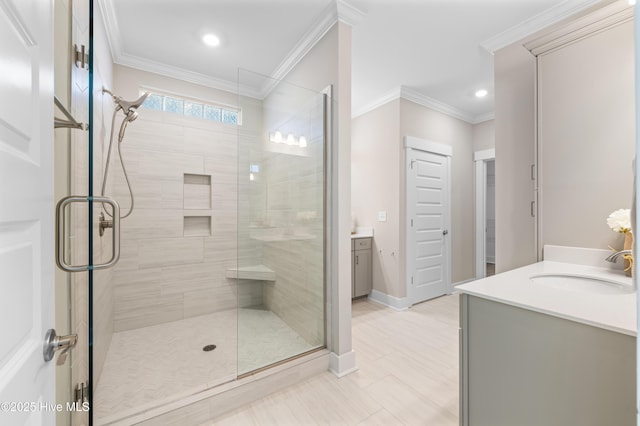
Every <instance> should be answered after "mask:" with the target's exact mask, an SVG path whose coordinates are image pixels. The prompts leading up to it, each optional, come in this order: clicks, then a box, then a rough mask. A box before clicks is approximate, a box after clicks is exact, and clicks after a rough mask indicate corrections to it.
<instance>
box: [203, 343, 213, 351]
mask: <svg viewBox="0 0 640 426" xmlns="http://www.w3.org/2000/svg"><path fill="white" fill-rule="evenodd" d="M215 348H216V345H207V346H205V347H204V348H202V350H203V351H205V352H211V351H212V350H214V349H215Z"/></svg>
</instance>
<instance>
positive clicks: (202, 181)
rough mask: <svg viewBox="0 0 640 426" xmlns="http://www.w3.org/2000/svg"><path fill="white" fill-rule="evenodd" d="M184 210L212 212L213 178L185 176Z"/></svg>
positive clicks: (193, 175)
mask: <svg viewBox="0 0 640 426" xmlns="http://www.w3.org/2000/svg"><path fill="white" fill-rule="evenodd" d="M184 209H185V210H211V176H210V175H195V174H187V173H185V174H184Z"/></svg>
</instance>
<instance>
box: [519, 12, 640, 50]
mask: <svg viewBox="0 0 640 426" xmlns="http://www.w3.org/2000/svg"><path fill="white" fill-rule="evenodd" d="M633 12H634V8H633V6H629V4H628V3H626V2H616V3H612V4H609V5H607V6H605V7H602V8H600V9H598V10H596V11H594V12H592V13H590V14H588V15H585V16H583V17H581V18H578V19H576V20H574V21H572V22H570V23H568V24H567V25H563V26H562V28H559V29H557V30H555V31H551V32H550V33H547V34H544V35H543V36H541V37H538V38H536V39H534V40H531V41H529V42H527V43H525V44H524V47H525V48H526V49H527V50H529V51H530V52H531V53H532V54H533V55H534V56H538V55H541V54H544V53H547V52H551V51H553V50H555V49H558V48H561V47H563V46H566V45H567V44H570V43H573V42H575V41H578V40H581V39H583V38H585V37H589V36H590V35H593V34H597V33H599V32H601V31H604V30H606V29H608V28H611V27H613V26H616V25H619V24H623V23H625V22H629V21H632V20H633Z"/></svg>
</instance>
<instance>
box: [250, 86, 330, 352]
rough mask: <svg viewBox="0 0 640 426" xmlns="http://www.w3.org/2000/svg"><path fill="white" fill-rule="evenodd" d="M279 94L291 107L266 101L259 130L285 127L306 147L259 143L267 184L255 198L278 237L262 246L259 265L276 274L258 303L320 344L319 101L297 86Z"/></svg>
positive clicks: (322, 322) (321, 219) (322, 321)
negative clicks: (263, 122) (262, 264)
mask: <svg viewBox="0 0 640 426" xmlns="http://www.w3.org/2000/svg"><path fill="white" fill-rule="evenodd" d="M283 92H284V93H287V94H288V97H287V99H288V101H290V102H291V104H290V105H286V106H285V107H283V104H282V101H281V100H280V99H281V98H278V100H276V101H275V103H272V102H269V100H268V99H267V100H266V101H265V115H266V118H265V122H267V123H272V124H266V125H265V126H266V129H264V132H265V133H268V132H271V131H273V130H275V129H276V128H282V129H290V131H292V132H294V133H295V134H296V136H299V135H300V134H304V135H305V136H306V138H307V143H308V146H307V147H306V148H299V147H295V146H293V147H289V146H285V145H284V144H277V145H274V144H273V143H271V142H263V145H262V150H263V152H262V167H263V169H264V180H265V182H266V185H265V186H264V191H265V194H264V195H263V196H262V198H264V200H260V199H259V197H258V198H257V199H258V200H260V202H263V203H264V204H263V205H264V208H265V210H266V212H265V216H266V217H267V218H268V223H269V225H270V226H272V227H273V228H274V229H275V230H276V231H274V232H276V233H277V234H278V235H279V238H272V239H266V241H264V242H262V244H263V246H262V261H263V263H264V265H266V266H267V267H269V268H270V269H272V270H273V271H274V272H275V273H276V281H275V282H273V281H265V283H264V284H263V301H264V305H265V307H266V308H267V309H269V310H271V311H272V312H274V313H275V314H276V315H278V316H279V317H280V318H281V319H282V320H283V321H284V322H285V323H287V325H289V327H291V328H292V329H294V330H295V331H296V332H297V333H298V334H300V336H302V337H303V338H304V339H305V340H306V341H307V342H308V343H309V344H311V345H314V346H321V345H323V344H324V335H325V330H324V326H325V317H324V306H325V303H324V297H325V296H324V291H325V289H324V275H323V271H324V258H323V249H324V233H323V230H324V217H323V211H324V197H323V193H324V170H323V156H324V138H323V132H324V121H323V113H324V110H323V101H322V99H323V98H322V96H321V95H318V94H316V93H312V92H308V91H305V90H302V91H301V89H299V88H297V87H291V88H288V87H281V88H280V93H283ZM300 98H301V99H300ZM282 111H285V112H286V115H285V116H283V115H282ZM270 127H272V128H271V129H270ZM288 131H289V130H287V132H288ZM265 140H266V141H268V138H267V137H266V136H265ZM256 204H258V203H256Z"/></svg>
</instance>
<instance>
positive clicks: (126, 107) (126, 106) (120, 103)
mask: <svg viewBox="0 0 640 426" xmlns="http://www.w3.org/2000/svg"><path fill="white" fill-rule="evenodd" d="M147 96H149V92H144V93H143V94H142V96H140V97H139V98H138V99H136V100H135V101H125V100H124V99H122V98H121V97H120V96H114V97H113V101H114V102H115V103H116V105H117V106H116V110H118V109H121V110H122V111H123V112H124V113H125V114H128V112H129V111H132V110H135V109H138V108H139V107H140V105H142V103H143V102H144V100H145V99H147ZM133 120H135V118H134V119H133ZM133 120H129V121H133Z"/></svg>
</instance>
